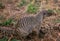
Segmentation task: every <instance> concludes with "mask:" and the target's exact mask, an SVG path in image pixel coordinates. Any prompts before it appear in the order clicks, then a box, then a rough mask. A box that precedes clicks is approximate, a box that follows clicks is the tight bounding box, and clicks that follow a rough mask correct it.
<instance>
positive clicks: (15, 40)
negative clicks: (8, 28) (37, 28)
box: [11, 39, 20, 41]
mask: <svg viewBox="0 0 60 41" xmlns="http://www.w3.org/2000/svg"><path fill="white" fill-rule="evenodd" d="M11 41H20V40H17V39H12V40H11Z"/></svg>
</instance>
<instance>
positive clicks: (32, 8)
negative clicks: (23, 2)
mask: <svg viewBox="0 0 60 41" xmlns="http://www.w3.org/2000/svg"><path fill="white" fill-rule="evenodd" d="M36 11H37V7H36V6H35V5H33V4H29V6H28V8H27V12H30V13H36Z"/></svg>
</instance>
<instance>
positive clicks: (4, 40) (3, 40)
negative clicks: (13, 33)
mask: <svg viewBox="0 0 60 41" xmlns="http://www.w3.org/2000/svg"><path fill="white" fill-rule="evenodd" d="M7 40H8V38H7V37H3V38H2V39H0V41H7Z"/></svg>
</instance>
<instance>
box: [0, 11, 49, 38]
mask: <svg viewBox="0 0 60 41" xmlns="http://www.w3.org/2000/svg"><path fill="white" fill-rule="evenodd" d="M46 15H48V11H47V10H42V11H40V12H39V13H37V14H36V15H34V16H26V17H23V18H20V19H19V20H18V22H17V24H16V25H15V26H16V28H12V27H0V31H2V32H3V33H7V34H18V35H19V36H21V37H25V36H27V35H29V34H30V33H32V31H33V30H34V29H35V30H36V32H37V34H38V33H39V30H40V29H41V27H40V26H41V23H42V21H43V19H44V17H45V16H46Z"/></svg>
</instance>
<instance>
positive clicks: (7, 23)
mask: <svg viewBox="0 0 60 41" xmlns="http://www.w3.org/2000/svg"><path fill="white" fill-rule="evenodd" d="M12 21H13V20H12V19H11V18H10V19H8V20H6V21H4V22H2V23H0V25H3V26H9V25H10V24H11V23H12Z"/></svg>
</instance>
